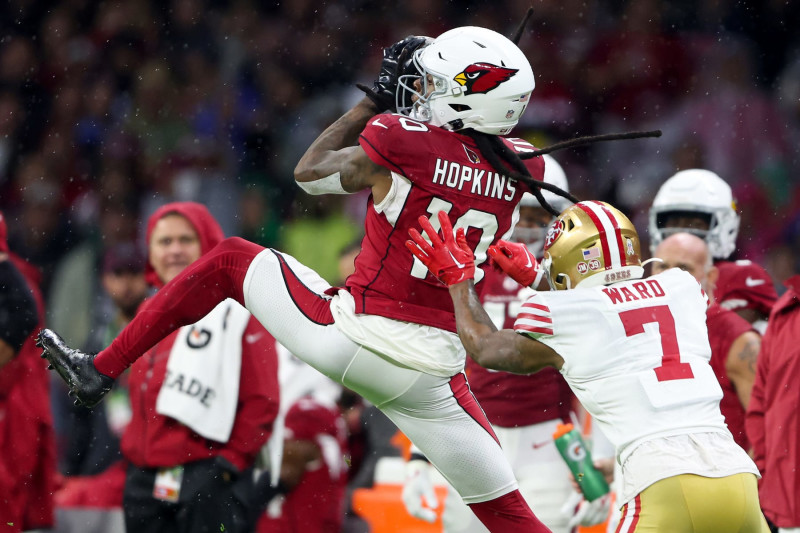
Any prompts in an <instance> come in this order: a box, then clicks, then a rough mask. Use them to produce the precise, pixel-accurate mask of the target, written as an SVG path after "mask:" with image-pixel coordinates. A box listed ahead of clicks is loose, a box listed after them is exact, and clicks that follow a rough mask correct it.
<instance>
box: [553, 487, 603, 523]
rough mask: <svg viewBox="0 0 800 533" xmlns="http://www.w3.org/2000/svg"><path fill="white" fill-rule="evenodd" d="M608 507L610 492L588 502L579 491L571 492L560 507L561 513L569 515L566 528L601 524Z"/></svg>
mask: <svg viewBox="0 0 800 533" xmlns="http://www.w3.org/2000/svg"><path fill="white" fill-rule="evenodd" d="M610 509H611V494H610V493H609V494H606V495H604V496H601V497H599V498H597V499H596V500H594V501H591V502H589V501H586V500H585V499H584V498H583V494H581V493H580V492H573V493H572V495H571V496H570V497H569V498H567V501H566V503H564V505H563V506H562V507H561V514H563V515H564V516H567V517H569V523H568V524H567V528H568V529H572V528H574V527H575V526H584V527H590V526H596V525H597V524H602V523H603V522H605V520H606V518H608V512H609V510H610Z"/></svg>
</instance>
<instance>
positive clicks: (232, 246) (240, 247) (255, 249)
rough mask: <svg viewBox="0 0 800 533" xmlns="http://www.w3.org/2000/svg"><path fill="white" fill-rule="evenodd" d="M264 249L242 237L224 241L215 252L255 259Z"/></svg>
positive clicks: (229, 238)
mask: <svg viewBox="0 0 800 533" xmlns="http://www.w3.org/2000/svg"><path fill="white" fill-rule="evenodd" d="M263 249H264V248H263V247H262V246H259V245H258V244H256V243H253V242H250V241H248V240H246V239H242V238H241V237H228V238H227V239H223V240H222V241H221V242H220V243H219V244H218V245H217V246H216V248H215V250H214V251H215V252H217V253H220V254H227V253H235V254H245V255H250V256H252V257H255V256H256V255H258V254H259V253H260V252H261V251H262V250H263Z"/></svg>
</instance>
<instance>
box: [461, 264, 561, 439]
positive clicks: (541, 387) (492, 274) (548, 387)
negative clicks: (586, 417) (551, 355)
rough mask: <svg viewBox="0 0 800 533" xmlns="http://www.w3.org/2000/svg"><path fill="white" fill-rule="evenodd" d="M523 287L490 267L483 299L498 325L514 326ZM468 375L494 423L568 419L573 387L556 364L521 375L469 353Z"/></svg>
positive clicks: (511, 424) (506, 424)
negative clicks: (492, 366) (498, 368)
mask: <svg viewBox="0 0 800 533" xmlns="http://www.w3.org/2000/svg"><path fill="white" fill-rule="evenodd" d="M520 290H524V289H522V287H520V285H519V284H518V283H517V282H516V281H514V280H513V279H511V278H510V277H508V276H506V275H505V274H504V273H502V272H497V271H496V270H494V269H489V270H488V271H487V274H486V279H485V281H484V287H483V293H482V294H481V301H482V303H483V306H484V308H485V309H486V311H487V313H488V314H489V316H490V317H491V318H492V320H493V321H494V322H495V325H496V326H497V327H498V328H504V329H513V328H514V320H515V319H516V317H517V313H518V311H519V307H520V305H521V304H522V300H521V299H520V297H519V296H518V295H519V292H520ZM467 378H468V379H469V386H470V389H471V390H472V393H473V394H474V395H475V397H476V398H477V399H478V403H480V404H481V407H483V410H484V412H485V413H486V416H487V417H488V418H489V422H491V423H492V425H495V426H500V427H519V426H530V425H533V424H538V423H540V422H545V421H547V420H554V419H560V420H569V412H570V407H571V406H572V402H573V395H572V391H571V390H570V388H569V385H567V382H566V381H565V380H564V378H563V377H562V376H561V374H560V373H559V372H558V370H556V369H555V368H544V369H542V370H540V371H538V372H536V373H534V374H530V375H527V376H521V375H519V374H510V373H508V372H498V371H496V370H487V369H485V368H483V367H482V366H480V365H479V364H477V363H476V362H474V361H473V360H472V359H471V358H469V357H468V358H467Z"/></svg>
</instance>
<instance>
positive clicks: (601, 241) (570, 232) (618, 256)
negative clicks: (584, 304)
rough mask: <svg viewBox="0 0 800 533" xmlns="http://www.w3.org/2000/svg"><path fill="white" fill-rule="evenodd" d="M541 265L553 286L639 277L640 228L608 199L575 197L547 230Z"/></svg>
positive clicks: (584, 284) (559, 287)
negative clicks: (608, 201) (600, 200)
mask: <svg viewBox="0 0 800 533" xmlns="http://www.w3.org/2000/svg"><path fill="white" fill-rule="evenodd" d="M542 268H543V269H544V272H545V276H546V277H547V281H548V283H549V284H550V288H551V289H553V290H564V289H574V288H575V287H578V286H581V287H594V286H597V285H608V284H609V283H615V282H617V281H623V280H626V279H635V278H641V277H642V276H643V275H644V269H643V268H642V259H641V255H640V248H639V234H638V233H637V232H636V228H635V227H634V225H633V224H632V223H631V221H630V220H628V217H626V216H625V215H623V214H622V212H621V211H619V210H618V209H616V208H614V207H612V206H611V205H609V204H607V203H605V202H594V201H588V202H579V203H577V204H575V205H572V206H570V207H568V208H567V209H565V210H564V211H563V212H562V213H561V215H560V216H559V217H558V218H557V219H556V221H555V222H554V223H553V225H552V226H551V227H550V230H549V231H548V232H547V237H546V238H545V243H544V260H543V261H542Z"/></svg>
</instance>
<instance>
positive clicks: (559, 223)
mask: <svg viewBox="0 0 800 533" xmlns="http://www.w3.org/2000/svg"><path fill="white" fill-rule="evenodd" d="M563 231H564V221H563V220H556V221H555V222H553V225H552V226H550V229H549V230H547V236H545V238H544V249H545V250H547V249H548V248H550V247H551V246H552V245H553V243H554V242H556V239H558V237H559V236H560V235H561V233H563Z"/></svg>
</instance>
